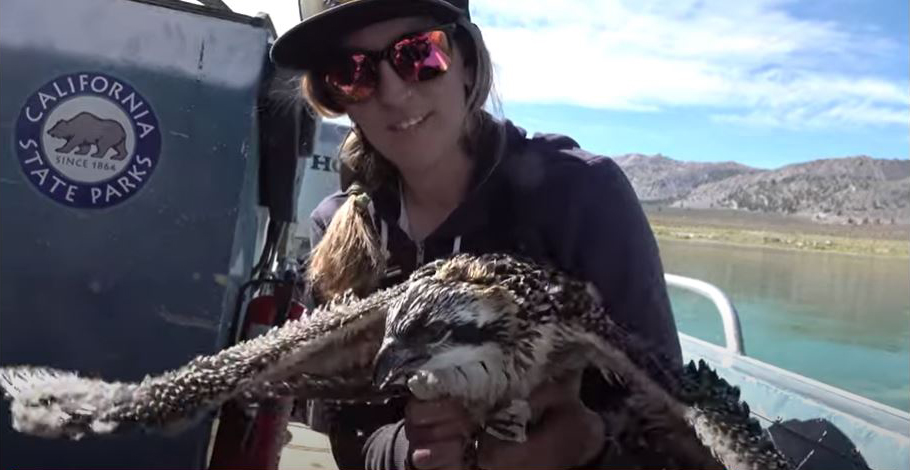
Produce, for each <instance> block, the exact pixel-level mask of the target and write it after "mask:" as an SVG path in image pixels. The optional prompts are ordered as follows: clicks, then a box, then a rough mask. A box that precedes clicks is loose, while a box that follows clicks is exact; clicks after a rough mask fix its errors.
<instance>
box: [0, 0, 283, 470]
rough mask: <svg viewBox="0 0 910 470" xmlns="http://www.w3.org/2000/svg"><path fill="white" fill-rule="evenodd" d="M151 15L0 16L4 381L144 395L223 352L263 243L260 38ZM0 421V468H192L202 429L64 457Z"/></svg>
mask: <svg viewBox="0 0 910 470" xmlns="http://www.w3.org/2000/svg"><path fill="white" fill-rule="evenodd" d="M163 5H164V4H163V3H162V4H161V5H156V4H153V3H147V2H135V1H125V0H80V1H71V2H58V1H47V0H43V1H37V0H4V1H3V7H2V14H0V54H2V56H3V63H4V71H3V75H2V78H0V83H2V86H0V93H2V99H0V149H2V152H0V214H2V223H0V241H2V244H0V259H2V260H3V262H2V264H0V323H2V329H0V363H3V364H22V363H25V364H41V365H49V366H52V367H57V368H61V369H71V370H78V371H82V372H83V373H85V374H86V375H92V376H99V377H103V378H105V379H109V380H140V379H142V378H143V376H145V375H146V374H155V373H159V372H161V371H164V370H167V369H171V368H175V367H178V366H180V365H182V364H184V363H186V362H187V361H189V360H190V359H192V358H193V357H194V356H196V355H198V354H203V353H210V352H212V351H214V350H216V349H218V348H221V347H223V346H224V345H225V341H226V336H227V330H228V324H229V322H230V321H231V316H232V314H233V312H232V308H233V304H234V300H235V298H236V294H237V290H238V287H239V285H240V284H241V283H242V282H244V281H245V280H247V279H248V277H249V273H250V269H251V267H252V264H253V261H254V255H255V253H254V247H255V244H256V240H257V238H258V237H259V236H260V231H259V229H258V228H259V217H260V216H259V213H260V212H261V208H259V207H258V205H257V198H258V168H259V160H258V153H257V148H258V145H257V139H258V129H257V123H256V112H255V111H256V104H257V99H258V97H259V94H260V86H261V85H260V83H261V81H262V76H263V73H264V71H265V66H266V64H267V51H268V45H269V41H270V38H271V32H270V31H269V30H268V29H267V28H265V27H263V26H261V21H259V20H256V19H252V18H247V21H244V20H243V18H242V17H239V16H238V17H236V18H234V19H228V18H225V17H223V16H221V17H215V16H207V15H203V14H200V13H198V12H194V11H189V10H187V9H181V8H170V7H167V6H163ZM112 136H113V137H112ZM100 137H104V138H110V139H111V143H112V144H111V146H110V148H106V149H104V150H106V152H104V151H103V150H102V149H101V148H100V147H99V146H98V144H97V141H98V138H100ZM102 140H103V139H102ZM36 155H39V156H40V157H41V158H36ZM0 409H2V411H0V446H2V449H0V468H4V469H6V468H39V467H42V468H60V467H69V468H72V467H79V468H115V467H120V468H123V467H132V468H182V469H185V468H201V467H203V466H204V459H205V455H206V451H207V446H208V441H209V433H210V422H209V421H206V422H204V423H201V424H199V425H198V426H196V427H194V428H193V429H191V430H189V431H187V432H185V433H183V434H181V435H179V436H175V437H161V436H136V435H133V436H127V437H118V438H106V439H86V440H83V441H80V442H77V443H73V442H64V441H48V440H43V439H37V438H32V437H28V436H23V435H20V434H17V433H15V432H13V431H12V430H11V427H10V417H9V411H8V408H7V407H0Z"/></svg>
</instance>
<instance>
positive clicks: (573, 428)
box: [478, 372, 606, 470]
mask: <svg viewBox="0 0 910 470" xmlns="http://www.w3.org/2000/svg"><path fill="white" fill-rule="evenodd" d="M580 388H581V373H580V372H579V373H578V374H573V375H572V376H571V377H567V378H566V379H564V380H556V381H553V382H551V383H548V384H545V385H542V386H541V387H539V388H538V389H536V390H535V391H534V392H533V393H532V394H531V396H530V399H529V402H530V405H531V412H532V418H531V421H532V423H533V424H531V425H530V426H529V429H528V440H527V441H525V442H523V443H516V442H507V441H501V440H499V439H497V438H495V437H493V436H491V435H489V434H487V433H484V434H483V436H482V437H481V441H480V448H479V457H478V460H479V462H478V463H479V465H480V467H481V468H483V469H486V470H495V469H504V470H505V469H516V468H547V469H557V468H564V469H568V468H573V467H578V466H580V465H584V464H585V463H587V462H589V461H591V460H592V459H593V458H594V457H595V456H597V455H598V454H599V453H600V451H601V450H602V449H603V446H604V443H605V442H606V440H605V437H604V423H603V420H602V419H601V418H600V416H599V415H597V413H595V412H593V411H591V410H590V409H588V407H586V406H585V404H584V403H582V401H581V398H580V396H579V391H580Z"/></svg>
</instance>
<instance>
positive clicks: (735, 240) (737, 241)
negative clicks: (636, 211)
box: [645, 208, 910, 259]
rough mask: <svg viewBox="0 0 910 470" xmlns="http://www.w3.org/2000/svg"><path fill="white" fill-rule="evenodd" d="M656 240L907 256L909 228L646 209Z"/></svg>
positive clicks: (904, 257)
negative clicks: (843, 224)
mask: <svg viewBox="0 0 910 470" xmlns="http://www.w3.org/2000/svg"><path fill="white" fill-rule="evenodd" d="M645 212H646V214H647V216H648V220H649V222H650V224H651V229H652V230H653V231H654V235H655V236H656V237H657V239H658V240H677V241H692V242H698V243H716V244H725V245H732V246H749V247H767V248H777V249H784V250H791V251H802V252H807V251H808V252H818V253H840V254H850V255H860V256H875V257H883V258H892V259H910V227H907V226H838V225H824V224H818V223H813V222H810V221H805V220H800V219H794V218H788V217H785V216H776V215H768V214H749V213H742V212H732V211H713V210H705V211H687V210H667V209H666V208H659V209H653V208H651V209H649V208H646V211H645Z"/></svg>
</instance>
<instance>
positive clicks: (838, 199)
mask: <svg viewBox="0 0 910 470" xmlns="http://www.w3.org/2000/svg"><path fill="white" fill-rule="evenodd" d="M614 159H615V160H616V161H617V163H619V165H620V166H621V167H622V168H623V170H624V171H625V172H626V174H627V175H628V176H629V179H630V180H631V181H632V184H633V186H635V189H636V192H637V193H638V195H639V197H640V198H641V199H642V200H644V201H663V202H664V203H666V204H668V205H671V206H675V207H689V208H731V209H739V210H746V211H757V212H765V213H780V214H788V215H795V216H801V217H806V218H811V219H813V220H817V221H822V222H833V223H855V224H891V223H901V224H906V223H910V160H886V159H875V158H870V157H865V156H863V157H848V158H833V159H823V160H816V161H812V162H808V163H800V164H794V165H787V166H784V167H781V168H778V169H775V170H760V169H755V168H750V167H747V166H744V165H739V164H736V163H688V162H679V161H675V160H672V159H669V158H667V157H663V156H659V155H658V156H653V157H647V156H641V155H627V156H622V157H616V158H614Z"/></svg>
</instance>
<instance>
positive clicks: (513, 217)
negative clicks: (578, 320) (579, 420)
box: [311, 121, 681, 470]
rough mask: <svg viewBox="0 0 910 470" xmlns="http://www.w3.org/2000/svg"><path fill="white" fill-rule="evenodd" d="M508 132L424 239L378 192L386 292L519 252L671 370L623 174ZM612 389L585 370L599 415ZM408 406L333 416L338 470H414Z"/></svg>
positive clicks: (328, 207)
mask: <svg viewBox="0 0 910 470" xmlns="http://www.w3.org/2000/svg"><path fill="white" fill-rule="evenodd" d="M502 126H503V127H502V130H503V132H502V133H501V135H500V137H499V138H498V139H491V141H493V142H498V143H499V144H494V145H489V146H488V147H489V148H488V149H487V151H486V152H485V153H482V154H481V157H480V158H479V159H478V161H477V162H476V165H475V171H474V175H473V179H472V182H471V185H470V188H471V189H470V190H469V192H468V194H467V196H466V198H465V200H464V201H463V202H462V203H461V205H459V207H457V208H456V209H455V210H454V211H453V212H452V214H451V215H450V216H449V217H448V218H447V219H446V220H445V221H444V222H443V223H442V224H441V225H440V226H439V227H438V228H437V229H436V230H435V231H434V232H433V233H431V234H430V235H429V236H428V237H426V238H425V239H424V240H423V242H421V243H415V242H414V241H412V240H411V239H410V238H409V236H408V234H407V233H406V232H405V231H404V230H402V229H401V228H400V227H399V217H400V215H401V214H400V208H401V199H400V195H399V193H398V185H397V184H395V185H388V186H387V187H383V188H380V189H378V190H377V191H375V192H374V193H372V194H371V197H372V199H373V212H374V216H375V220H374V225H375V226H376V227H377V233H380V234H382V235H381V239H383V240H384V244H385V245H386V246H387V249H388V253H389V260H388V265H389V270H387V272H389V273H390V275H389V276H388V277H387V279H386V281H385V285H389V284H393V283H396V282H400V281H402V280H403V279H404V278H406V277H407V275H408V274H410V273H411V272H412V271H413V270H414V269H415V268H416V267H417V266H419V265H420V264H422V263H425V262H429V261H432V260H434V259H438V258H444V257H447V256H450V255H452V254H453V253H455V252H465V253H489V252H496V251H507V252H513V253H515V252H518V253H521V254H524V255H527V256H530V257H532V258H535V259H538V260H540V261H543V262H548V263H551V264H554V265H555V266H558V267H559V268H561V269H563V270H565V271H566V272H568V273H571V274H574V275H575V276H576V277H578V278H580V279H584V280H586V281H589V282H591V283H593V284H594V285H595V286H596V287H597V288H598V290H599V292H600V294H601V296H602V297H603V300H604V302H605V304H606V306H607V307H608V309H609V312H610V315H611V317H612V319H613V320H614V321H615V322H617V323H618V324H620V325H622V326H623V327H625V328H626V329H628V330H630V331H632V332H634V333H636V334H637V335H638V336H640V337H642V338H644V339H646V340H648V341H649V343H650V345H651V349H652V350H653V351H655V352H657V353H658V354H659V356H660V357H662V358H663V359H664V360H665V361H666V363H667V364H668V365H670V366H671V367H678V366H679V365H681V353H680V345H679V338H678V336H677V331H676V326H675V323H674V321H673V315H672V311H671V308H670V302H669V299H668V296H667V290H666V284H665V282H664V277H663V268H662V265H661V261H660V257H659V253H658V247H657V243H656V241H655V239H654V235H653V233H652V231H651V228H650V226H649V224H648V221H647V219H646V217H645V214H644V212H643V210H642V208H641V205H640V204H639V201H638V198H637V197H636V195H635V192H634V190H633V189H632V186H631V184H630V183H629V181H628V179H627V178H626V176H625V175H624V174H623V172H622V170H621V169H620V168H619V166H617V165H616V163H615V162H614V161H613V160H611V159H609V158H605V157H599V156H595V155H591V154H589V153H587V152H585V151H584V150H582V149H580V148H579V146H578V144H577V143H576V142H575V141H574V140H572V139H571V138H569V137H566V136H561V135H553V134H546V135H543V134H536V135H534V136H533V137H532V138H528V137H527V136H526V133H525V132H524V131H523V130H522V129H520V128H517V127H515V126H513V125H512V124H511V122H508V121H506V122H505V123H504V124H503V125H502ZM345 199H346V195H345V194H343V193H342V192H338V193H336V194H333V195H331V196H329V197H327V198H326V199H325V200H324V201H322V203H321V204H320V205H319V206H317V207H316V209H315V210H314V211H313V213H312V227H311V240H312V243H313V244H314V245H315V243H317V242H318V241H319V239H321V237H322V235H323V233H324V231H325V227H327V226H328V224H329V222H330V221H331V218H332V216H333V214H334V213H335V211H337V209H338V208H339V207H340V206H341V204H343V203H344V201H345ZM604 386H605V382H603V381H602V380H599V377H598V376H597V374H596V373H590V371H589V372H588V373H586V374H585V377H584V381H583V385H582V395H583V398H585V402H586V403H587V404H588V405H589V406H591V407H592V409H597V407H598V403H597V401H598V400H597V399H598V398H599V397H600V398H601V399H602V398H603V387H604ZM402 407H403V403H401V402H397V403H390V404H387V405H383V406H375V405H356V406H354V405H346V406H342V407H338V408H333V410H332V412H330V413H329V414H330V416H331V417H330V418H329V420H330V424H329V429H328V430H327V431H328V433H329V436H330V440H331V441H332V445H333V452H334V454H335V458H336V461H337V462H338V464H339V467H340V468H343V469H345V470H349V469H353V468H364V467H365V468H383V469H393V468H398V469H403V468H405V461H406V455H407V449H408V444H407V439H406V437H405V435H404V428H403V426H402V422H401V418H402V416H403V414H402Z"/></svg>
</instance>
